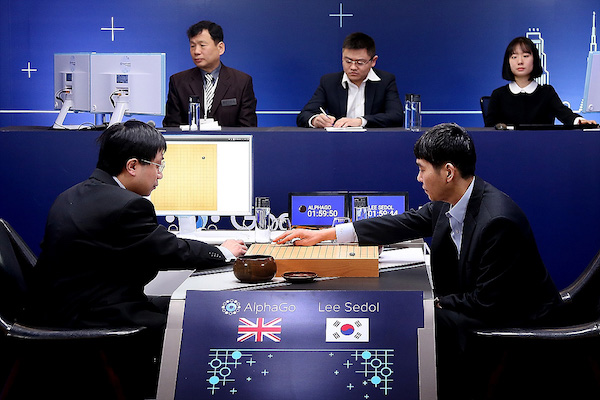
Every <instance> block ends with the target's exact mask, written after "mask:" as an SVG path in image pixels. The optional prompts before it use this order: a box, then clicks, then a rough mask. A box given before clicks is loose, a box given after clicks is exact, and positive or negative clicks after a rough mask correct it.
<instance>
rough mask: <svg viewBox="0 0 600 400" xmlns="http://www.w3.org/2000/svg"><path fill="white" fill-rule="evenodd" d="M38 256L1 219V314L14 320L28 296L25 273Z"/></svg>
mask: <svg viewBox="0 0 600 400" xmlns="http://www.w3.org/2000/svg"><path fill="white" fill-rule="evenodd" d="M35 262H36V257H35V255H34V254H33V252H32V251H31V249H30V248H29V247H28V246H27V244H26V243H25V242H24V241H23V239H22V238H21V237H20V236H19V234H17V233H16V232H15V231H14V229H13V228H12V227H11V226H10V224H9V223H8V222H6V221H5V220H3V219H0V314H1V315H2V316H3V317H4V318H7V319H9V320H11V321H12V320H14V319H15V318H16V317H17V315H19V313H20V312H21V311H22V309H23V306H24V304H25V301H26V296H27V283H26V279H25V275H24V273H27V271H29V270H30V269H31V268H33V266H34V265H35Z"/></svg>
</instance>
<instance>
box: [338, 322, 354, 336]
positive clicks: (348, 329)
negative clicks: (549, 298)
mask: <svg viewBox="0 0 600 400" xmlns="http://www.w3.org/2000/svg"><path fill="white" fill-rule="evenodd" d="M340 332H342V335H346V336H350V335H352V334H353V333H354V327H353V326H352V325H350V324H344V325H342V327H341V328H340Z"/></svg>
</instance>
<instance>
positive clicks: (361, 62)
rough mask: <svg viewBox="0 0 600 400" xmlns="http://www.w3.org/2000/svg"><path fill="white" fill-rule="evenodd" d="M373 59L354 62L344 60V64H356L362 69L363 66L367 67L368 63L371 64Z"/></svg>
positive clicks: (349, 59)
mask: <svg viewBox="0 0 600 400" xmlns="http://www.w3.org/2000/svg"><path fill="white" fill-rule="evenodd" d="M373 57H374V56H373ZM373 57H371V58H369V59H368V60H353V59H351V58H344V62H345V63H346V64H356V65H358V66H359V67H362V66H363V65H366V64H367V63H368V62H370V61H371V60H372V59H373Z"/></svg>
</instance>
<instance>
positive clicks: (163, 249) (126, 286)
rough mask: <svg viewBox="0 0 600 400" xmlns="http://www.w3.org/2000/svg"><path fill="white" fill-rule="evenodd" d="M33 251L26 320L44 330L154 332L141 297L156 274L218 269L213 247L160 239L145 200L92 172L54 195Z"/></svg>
mask: <svg viewBox="0 0 600 400" xmlns="http://www.w3.org/2000/svg"><path fill="white" fill-rule="evenodd" d="M41 247H42V252H41V254H40V257H39V260H38V263H37V265H36V266H35V268H34V274H35V275H34V276H33V278H32V284H33V285H32V286H33V298H32V301H31V305H30V310H29V319H33V320H35V322H37V323H44V324H48V325H51V326H67V327H93V326H138V325H143V326H149V327H160V326H162V325H164V324H165V322H166V315H164V314H163V313H161V312H159V311H158V309H157V308H156V307H154V305H153V304H151V303H150V302H149V301H148V299H147V298H146V296H145V295H144V292H143V290H144V286H145V285H146V284H147V283H148V282H149V281H151V280H152V279H153V278H154V277H155V276H156V274H157V273H158V271H159V270H164V269H188V268H189V269H195V268H207V267H212V266H219V265H223V264H224V263H225V258H224V256H223V254H222V253H221V252H220V251H219V250H218V249H217V248H216V247H214V246H211V245H208V244H206V243H202V242H198V241H194V240H184V239H179V238H177V237H176V236H175V235H173V234H172V233H170V232H168V231H167V230H166V228H165V227H164V226H162V225H159V224H158V223H157V220H156V215H155V212H154V206H153V205H152V203H151V202H150V201H148V200H147V199H145V198H143V197H142V196H139V195H138V194H135V193H133V192H131V191H129V190H126V189H122V188H120V187H119V186H118V185H117V183H116V182H115V180H114V179H113V178H112V177H111V176H110V175H109V174H107V173H106V172H104V171H102V170H99V169H96V170H95V171H94V172H93V174H92V176H91V177H90V178H89V179H88V180H86V181H84V182H82V183H79V184H77V185H75V186H73V187H72V188H70V189H68V190H66V191H65V192H63V193H62V194H60V195H59V196H58V198H57V199H56V201H55V202H54V204H53V205H52V207H51V209H50V212H49V215H48V220H47V224H46V232H45V235H44V239H43V242H42V245H41Z"/></svg>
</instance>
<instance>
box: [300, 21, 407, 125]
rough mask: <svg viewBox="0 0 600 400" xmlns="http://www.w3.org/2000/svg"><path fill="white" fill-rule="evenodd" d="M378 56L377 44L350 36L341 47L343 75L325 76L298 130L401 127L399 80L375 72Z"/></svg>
mask: <svg viewBox="0 0 600 400" xmlns="http://www.w3.org/2000/svg"><path fill="white" fill-rule="evenodd" d="M377 59H378V56H377V55H376V52H375V41H374V40H373V38H371V37H370V36H368V35H366V34H364V33H361V32H356V33H351V34H350V35H348V36H347V37H346V39H345V40H344V44H343V45H342V68H343V71H342V72H336V73H332V74H327V75H324V76H323V77H322V78H321V82H320V84H319V87H318V88H317V90H316V91H315V93H314V95H313V97H312V98H311V99H310V101H309V102H308V103H307V104H306V105H305V106H304V108H303V109H302V111H301V112H300V114H299V115H298V117H297V118H296V123H297V125H298V126H299V127H310V128H327V127H373V128H387V127H395V126H402V124H403V121H404V112H403V108H402V102H401V101H400V98H399V96H398V89H397V87H396V77H395V76H394V75H393V74H391V73H389V72H385V71H382V70H379V69H374V67H375V64H376V62H377Z"/></svg>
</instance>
